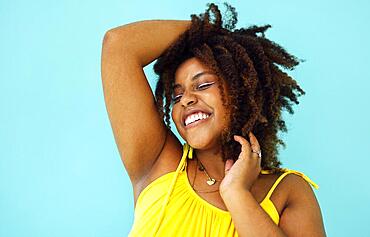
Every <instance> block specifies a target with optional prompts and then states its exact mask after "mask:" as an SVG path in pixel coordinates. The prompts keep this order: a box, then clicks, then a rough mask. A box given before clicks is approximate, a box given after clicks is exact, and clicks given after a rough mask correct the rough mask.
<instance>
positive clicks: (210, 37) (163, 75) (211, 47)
mask: <svg viewBox="0 0 370 237" xmlns="http://www.w3.org/2000/svg"><path fill="white" fill-rule="evenodd" d="M224 4H225V6H226V8H227V11H226V13H229V14H228V16H229V19H228V20H227V21H226V22H223V20H222V16H221V13H220V10H219V8H218V6H217V5H215V4H214V3H209V4H207V7H208V9H207V10H206V11H205V12H204V13H202V14H200V15H199V16H197V15H194V14H192V15H191V25H190V27H189V28H188V29H187V30H186V31H185V32H184V33H183V34H181V35H180V36H179V38H178V39H177V40H176V41H175V42H174V43H172V44H171V46H170V47H169V48H167V49H166V51H165V52H164V53H163V54H162V55H161V56H160V57H159V58H158V60H157V61H156V63H155V64H154V72H155V73H156V74H157V75H158V77H159V78H158V82H157V85H156V89H155V98H156V102H157V108H158V111H159V114H160V115H161V117H162V119H165V123H166V126H167V128H168V129H171V127H170V115H169V114H170V110H171V107H172V106H173V100H172V95H173V89H172V87H173V84H174V80H175V76H174V75H175V72H176V69H177V67H178V66H179V65H180V64H181V63H182V62H184V61H185V60H187V59H189V58H192V57H195V58H197V59H199V60H200V61H201V62H202V63H203V64H204V65H206V66H207V67H209V68H210V69H211V70H213V71H214V73H215V74H216V75H217V76H218V77H219V78H220V79H221V80H220V83H219V89H220V93H221V96H222V102H223V105H224V106H226V108H228V111H229V114H228V115H227V116H230V120H229V121H230V125H229V127H228V128H227V129H225V130H224V131H223V133H222V135H221V138H220V139H221V144H222V149H221V150H222V158H223V160H224V161H226V159H233V160H234V161H235V160H236V159H237V158H238V156H239V154H240V152H241V147H240V144H239V143H237V142H236V141H234V140H233V135H241V136H243V137H245V138H246V139H248V133H249V132H253V134H255V136H256V137H257V139H258V141H259V143H260V147H261V150H262V152H263V157H262V161H261V167H262V169H267V170H272V171H276V172H277V171H278V170H279V168H280V165H281V162H280V161H279V159H278V145H282V146H283V147H285V143H284V142H283V141H282V140H281V139H280V138H279V137H278V132H279V131H282V132H287V128H286V125H285V122H284V120H283V119H282V110H283V109H285V110H286V111H288V112H289V113H290V114H293V109H292V105H293V103H295V104H298V103H299V102H298V100H297V97H298V96H301V95H303V94H305V92H304V91H303V90H302V89H301V88H300V86H299V85H298V84H297V82H296V81H295V80H294V79H293V78H292V77H290V76H289V75H288V74H287V73H286V72H284V71H283V70H284V69H287V70H292V69H294V67H295V66H296V65H298V64H299V62H300V60H299V59H297V58H296V57H295V56H293V55H291V54H289V53H288V52H287V51H286V50H285V49H284V48H282V47H281V46H280V45H278V44H276V43H275V42H273V41H271V40H269V39H267V38H266V37H265V34H264V33H265V31H266V30H267V29H268V28H270V27H271V25H264V26H256V25H253V26H249V27H246V28H240V29H234V28H235V25H236V23H237V12H236V11H235V8H234V7H232V6H231V5H229V4H228V3H224ZM211 13H213V15H211ZM226 13H225V14H226ZM212 16H213V18H214V19H213V20H212V19H211V17H212ZM223 85H225V86H226V87H225V88H227V90H228V91H227V92H228V95H229V96H228V98H227V99H225V92H224V91H223ZM164 101H165V104H164ZM164 116H165V118H164Z"/></svg>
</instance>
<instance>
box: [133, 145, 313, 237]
mask: <svg viewBox="0 0 370 237" xmlns="http://www.w3.org/2000/svg"><path fill="white" fill-rule="evenodd" d="M192 152H193V149H192V147H190V146H189V145H188V144H186V143H185V144H184V145H183V155H182V158H181V161H180V164H179V166H178V167H177V169H176V171H172V172H169V173H167V174H165V175H162V176H161V177H159V178H157V179H156V180H154V181H153V182H152V183H150V184H149V185H148V186H147V187H145V189H144V190H143V191H142V192H141V193H140V195H139V197H138V199H137V202H136V207H135V219H134V224H133V226H132V229H131V231H130V233H129V237H139V236H140V237H142V236H145V237H151V236H181V237H194V236H225V237H234V236H238V233H237V232H236V229H235V227H234V224H233V221H232V219H231V214H230V213H229V212H228V211H224V210H222V209H220V208H218V207H216V206H214V205H212V204H210V203H208V202H207V201H206V200H205V199H203V198H202V197H200V196H199V195H198V194H197V193H196V192H195V191H194V190H193V188H192V187H191V185H190V183H189V180H188V177H187V172H186V165H187V162H186V158H189V159H192ZM282 170H283V171H284V173H283V174H282V175H280V177H279V178H278V179H277V180H276V181H275V183H274V184H273V186H272V187H271V189H270V190H269V192H268V194H267V195H266V197H265V198H264V200H263V201H262V202H261V203H260V206H261V207H262V208H263V210H264V211H265V212H266V213H267V214H268V215H269V216H270V217H271V219H272V220H273V221H274V222H275V223H276V224H277V225H278V224H279V213H278V211H277V210H276V207H275V206H274V204H273V202H272V201H271V200H270V197H271V195H272V193H273V191H274V190H275V188H276V186H277V185H278V184H279V183H280V181H281V180H282V179H283V178H284V177H285V176H286V175H288V174H290V173H293V174H296V175H299V176H301V177H303V178H304V179H305V180H306V181H307V182H309V183H311V184H312V185H313V186H314V187H315V188H316V189H318V188H319V187H318V185H317V184H315V183H314V182H313V181H312V180H310V179H309V178H308V177H307V176H306V175H304V174H303V173H301V172H298V171H295V170H289V169H284V168H282ZM261 173H262V174H268V173H270V172H269V171H267V170H262V171H261Z"/></svg>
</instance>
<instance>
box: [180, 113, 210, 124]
mask: <svg viewBox="0 0 370 237" xmlns="http://www.w3.org/2000/svg"><path fill="white" fill-rule="evenodd" d="M208 117H209V115H208V114H205V113H202V112H198V113H196V114H192V115H190V116H188V117H187V118H186V119H185V126H187V125H188V124H190V123H193V122H195V121H197V120H200V119H206V118H208Z"/></svg>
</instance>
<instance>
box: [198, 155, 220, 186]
mask: <svg viewBox="0 0 370 237" xmlns="http://www.w3.org/2000/svg"><path fill="white" fill-rule="evenodd" d="M196 160H197V167H198V169H199V170H200V171H203V172H204V173H205V174H206V175H207V177H208V179H207V181H206V182H207V184H208V185H209V186H212V185H214V184H215V183H216V182H218V181H219V180H216V179H214V178H211V177H210V176H209V175H208V173H207V171H206V168H205V167H204V165H203V164H202V162H200V160H199V159H198V158H197V157H196ZM196 175H197V169H195V176H194V180H193V185H194V181H195V177H196ZM193 189H194V186H193ZM194 190H195V189H194ZM195 191H196V192H198V193H212V192H217V191H218V189H217V190H213V191H198V190H195Z"/></svg>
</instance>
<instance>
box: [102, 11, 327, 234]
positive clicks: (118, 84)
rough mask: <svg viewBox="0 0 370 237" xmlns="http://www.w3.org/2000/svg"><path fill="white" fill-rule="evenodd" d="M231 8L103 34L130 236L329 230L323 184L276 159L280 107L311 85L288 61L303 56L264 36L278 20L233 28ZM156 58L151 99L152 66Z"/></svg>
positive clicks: (108, 92) (279, 142) (108, 97)
mask: <svg viewBox="0 0 370 237" xmlns="http://www.w3.org/2000/svg"><path fill="white" fill-rule="evenodd" d="M225 5H226V7H227V10H228V11H229V12H230V13H231V14H229V15H230V16H231V17H230V19H229V20H225V19H222V16H221V13H220V11H219V9H218V6H217V5H215V4H209V5H208V9H207V10H206V12H205V13H203V14H200V15H199V16H197V15H191V21H176V20H152V21H141V22H134V23H131V24H127V25H124V26H120V27H117V28H114V29H111V30H109V31H108V32H107V33H106V35H105V38H104V43H103V51H102V80H103V88H104V96H105V102H106V106H107V111H108V114H109V118H110V121H111V124H112V128H113V132H114V136H115V140H116V143H117V146H118V149H119V151H120V155H121V159H122V161H123V164H124V166H125V168H126V170H127V173H128V174H129V176H130V179H131V182H132V186H133V188H134V202H135V220H134V225H133V227H132V230H131V232H130V236H325V231H324V226H323V222H322V217H321V211H320V207H319V205H318V202H317V200H316V197H315V194H314V192H313V190H312V188H311V187H310V185H309V184H311V185H313V186H314V187H315V188H318V186H317V185H316V184H315V183H314V182H313V181H311V180H310V179H309V178H308V177H307V176H306V175H304V174H303V173H301V172H298V171H294V170H290V169H286V168H281V167H280V161H279V159H278V152H277V148H278V145H283V144H284V143H283V141H282V140H280V139H279V138H278V136H277V133H278V132H279V131H286V126H285V122H284V121H283V120H282V117H281V112H282V110H283V109H286V110H287V111H288V112H290V113H293V110H292V103H296V104H298V100H297V97H298V96H300V95H302V94H304V91H303V90H302V89H301V88H300V86H299V85H298V84H297V82H296V81H295V80H294V79H293V78H291V77H290V76H289V75H288V74H287V73H286V72H284V71H283V70H282V69H281V68H286V69H293V68H294V67H295V66H296V65H298V63H299V61H298V59H296V58H295V57H294V56H293V55H291V54H289V53H288V52H286V51H285V50H284V49H283V48H282V47H281V46H279V45H278V44H276V43H274V42H273V41H270V40H268V39H267V38H266V37H265V35H264V33H265V31H266V30H267V29H268V28H269V27H270V26H269V25H266V26H261V27H259V26H251V27H248V28H241V29H234V28H235V25H236V22H237V14H236V11H235V9H234V8H233V7H231V6H230V5H228V4H225ZM212 19H213V20H212ZM155 59H158V60H157V62H156V63H155V65H154V70H155V72H156V73H157V74H158V76H159V80H158V83H157V86H156V90H155V95H154V96H153V93H152V91H151V89H150V87H149V83H148V81H147V79H146V77H145V75H144V72H143V67H145V66H146V65H148V64H149V63H150V62H152V61H154V60H155ZM170 113H171V116H172V119H173V122H174V124H175V126H176V129H177V131H178V132H179V134H180V136H181V137H182V138H183V139H184V140H185V141H186V143H185V144H181V143H180V141H179V139H178V138H177V137H176V136H175V135H174V133H173V132H172V131H171V127H170V116H169V115H170ZM133 121H134V122H133ZM180 158H181V159H180ZM289 174H292V175H289Z"/></svg>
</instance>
